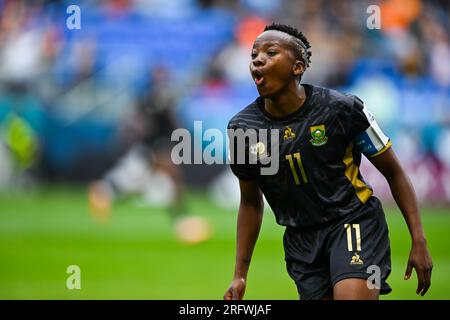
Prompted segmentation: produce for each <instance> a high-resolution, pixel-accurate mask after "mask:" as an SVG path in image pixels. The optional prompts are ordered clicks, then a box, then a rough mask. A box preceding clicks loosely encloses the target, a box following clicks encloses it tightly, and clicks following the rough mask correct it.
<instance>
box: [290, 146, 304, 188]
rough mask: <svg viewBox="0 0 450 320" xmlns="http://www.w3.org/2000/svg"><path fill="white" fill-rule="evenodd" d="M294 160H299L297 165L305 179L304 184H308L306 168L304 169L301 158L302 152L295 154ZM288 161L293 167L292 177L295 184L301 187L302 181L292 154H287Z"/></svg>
mask: <svg viewBox="0 0 450 320" xmlns="http://www.w3.org/2000/svg"><path fill="white" fill-rule="evenodd" d="M294 158H295V159H296V160H297V165H298V167H299V168H300V174H301V176H302V178H303V182H304V183H308V178H306V173H305V168H303V164H302V158H301V156H300V152H296V153H294ZM286 160H288V161H289V165H290V167H291V172H292V175H293V176H294V181H295V184H296V185H299V184H300V180H299V179H298V174H297V169H296V168H295V163H294V159H293V157H292V154H287V155H286Z"/></svg>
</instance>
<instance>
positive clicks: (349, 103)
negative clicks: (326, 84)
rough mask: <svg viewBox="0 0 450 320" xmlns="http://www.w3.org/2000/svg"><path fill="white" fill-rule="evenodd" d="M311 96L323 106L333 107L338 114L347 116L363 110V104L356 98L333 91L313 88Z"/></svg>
mask: <svg viewBox="0 0 450 320" xmlns="http://www.w3.org/2000/svg"><path fill="white" fill-rule="evenodd" d="M313 96H316V99H319V101H320V102H322V103H323V104H325V105H328V106H331V107H333V109H335V111H336V112H338V113H339V114H342V113H343V114H345V115H349V114H352V113H354V112H361V111H363V109H364V102H363V101H362V100H361V99H360V98H359V97H358V96H356V95H353V94H350V93H346V92H341V91H338V90H335V89H330V88H322V87H317V86H314V87H313Z"/></svg>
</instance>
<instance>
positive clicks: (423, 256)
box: [224, 24, 433, 299]
mask: <svg viewBox="0 0 450 320" xmlns="http://www.w3.org/2000/svg"><path fill="white" fill-rule="evenodd" d="M310 56H311V52H310V45H309V42H308V40H307V39H306V38H305V36H304V35H303V34H302V33H301V32H299V31H298V30H296V29H295V28H293V27H291V26H287V25H279V24H272V25H269V26H266V28H265V29H264V32H263V33H262V34H260V35H259V36H258V37H257V38H256V40H255V42H254V45H253V49H252V53H251V62H250V72H251V75H252V77H253V79H254V81H255V84H256V86H257V90H258V93H259V97H258V98H257V99H256V100H255V101H254V102H253V103H252V104H250V105H249V106H247V107H246V108H245V109H243V110H242V111H240V112H239V113H238V114H237V115H235V116H234V117H233V118H232V119H231V120H230V123H229V126H228V129H229V134H230V132H234V131H235V130H236V129H242V130H243V131H244V132H246V131H248V130H250V129H251V130H255V131H256V130H259V129H271V130H274V129H275V130H279V132H280V135H279V144H278V145H276V144H275V145H270V143H266V145H265V144H264V142H261V141H270V139H267V138H266V139H265V140H264V139H261V137H260V136H259V137H258V143H257V144H254V145H248V143H247V145H246V148H245V150H244V152H246V153H247V152H248V153H249V156H252V155H256V156H258V157H259V159H262V158H263V157H264V156H270V155H271V154H272V152H273V148H275V147H276V148H278V152H279V169H278V172H277V173H276V174H274V175H264V174H261V170H260V169H261V168H262V167H263V166H264V164H263V163H262V161H258V162H257V163H256V164H250V163H248V162H247V163H244V164H238V163H236V162H233V161H232V164H231V169H232V171H233V173H234V174H235V175H236V176H237V177H238V178H239V184H240V192H241V201H240V207H239V213H238V222H237V252H236V266H235V272H234V279H233V281H232V283H231V285H230V287H229V288H228V290H227V291H226V292H225V295H224V299H242V298H243V296H244V292H245V288H246V279H247V273H248V268H249V265H250V260H251V257H252V253H253V249H254V246H255V243H256V240H257V238H258V234H259V230H260V226H261V222H262V217H263V198H262V195H263V194H264V196H265V197H266V199H267V201H268V203H269V205H270V206H271V208H272V210H273V212H274V213H275V216H276V221H277V223H278V224H280V225H283V226H286V230H285V235H284V241H283V244H284V250H285V259H286V265H287V270H288V273H289V275H290V276H291V278H292V279H293V280H294V281H295V283H296V285H297V289H298V293H299V295H300V298H301V299H378V297H379V294H386V293H389V292H390V291H391V288H390V286H389V285H388V284H387V282H386V280H387V278H388V276H389V273H390V271H391V263H390V244H389V236H388V228H387V224H386V219H385V216H384V212H383V209H382V206H381V203H380V201H379V200H378V199H377V198H376V197H374V196H373V195H372V189H371V188H370V187H369V186H368V185H367V184H366V183H365V181H364V179H363V177H362V176H361V174H360V172H359V164H360V161H361V154H364V155H365V156H366V157H368V159H369V160H370V161H371V162H372V163H373V164H374V165H375V167H376V168H377V169H378V170H379V171H380V172H381V173H382V174H383V175H384V176H385V178H386V179H387V181H388V183H389V185H390V188H391V191H392V194H393V196H394V199H395V201H396V202H397V204H398V206H399V208H400V210H401V211H402V214H403V216H404V218H405V220H406V223H407V225H408V228H409V232H410V234H411V238H412V244H411V252H410V255H409V260H408V263H407V268H406V273H405V279H409V277H410V276H411V272H412V269H413V268H414V269H416V273H417V278H418V285H417V290H416V292H417V294H421V295H424V294H425V293H426V292H427V290H428V288H429V287H430V278H431V270H432V267H433V264H432V261H431V257H430V254H429V252H428V249H427V243H426V238H425V233H424V230H423V228H422V224H421V220H420V215H419V209H418V205H417V200H416V196H415V193H414V190H413V187H412V185H411V183H410V181H409V179H408V177H407V176H406V174H405V172H404V171H403V169H402V167H401V165H400V164H399V162H398V159H397V157H396V156H395V153H394V151H393V150H392V147H391V144H392V143H391V141H390V140H389V138H387V137H386V136H385V135H384V134H383V132H382V131H381V130H380V128H379V126H378V125H377V123H376V121H375V119H374V117H373V115H372V114H371V113H370V112H369V111H368V110H367V108H366V106H365V105H364V103H363V102H362V101H361V100H360V99H359V98H357V97H356V96H351V95H345V94H342V93H339V92H337V91H334V90H330V89H325V88H320V87H316V86H312V85H308V84H300V80H301V77H302V75H303V73H304V71H305V70H306V68H307V67H308V66H309V64H310ZM257 132H261V131H257ZM268 132H270V131H268ZM231 136H232V135H231ZM231 136H230V137H231ZM230 139H231V138H230ZM233 139H234V137H233ZM235 145H236V144H235V143H233V144H232V143H231V141H230V146H235ZM239 152H242V150H236V149H233V150H232V154H233V155H234V156H235V155H237V154H239ZM233 159H234V158H233ZM233 159H232V160H233ZM372 275H375V278H376V276H379V279H378V280H379V281H378V283H377V280H376V279H375V278H372V277H371V276H372ZM369 277H371V279H370V280H371V281H370V285H369V284H368V282H369V281H368V280H367V279H368V278H369Z"/></svg>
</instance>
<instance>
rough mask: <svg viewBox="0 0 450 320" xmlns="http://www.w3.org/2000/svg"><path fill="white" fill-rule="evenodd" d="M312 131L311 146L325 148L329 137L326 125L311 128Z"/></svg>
mask: <svg viewBox="0 0 450 320" xmlns="http://www.w3.org/2000/svg"><path fill="white" fill-rule="evenodd" d="M309 130H310V131H311V139H310V140H309V141H310V142H311V144H312V145H313V146H315V147H320V146H323V145H324V144H325V143H327V141H328V137H327V136H326V134H325V125H323V124H322V125H320V126H312V127H310V128H309Z"/></svg>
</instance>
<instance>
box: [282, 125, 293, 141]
mask: <svg viewBox="0 0 450 320" xmlns="http://www.w3.org/2000/svg"><path fill="white" fill-rule="evenodd" d="M294 138H295V132H294V131H292V128H291V127H287V128H286V129H284V140H288V139H294Z"/></svg>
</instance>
